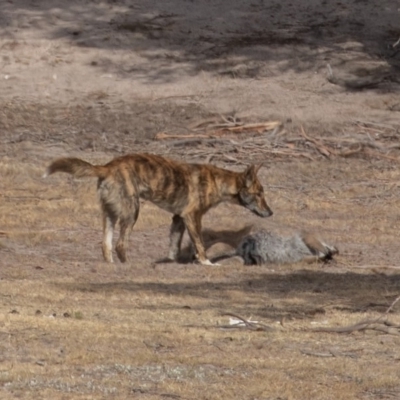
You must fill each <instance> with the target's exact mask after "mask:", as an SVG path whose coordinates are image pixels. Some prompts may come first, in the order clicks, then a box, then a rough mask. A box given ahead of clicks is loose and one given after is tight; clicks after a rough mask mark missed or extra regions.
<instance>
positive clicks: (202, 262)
mask: <svg viewBox="0 0 400 400" xmlns="http://www.w3.org/2000/svg"><path fill="white" fill-rule="evenodd" d="M200 264H201V265H214V266H216V267H218V266H219V265H221V264H216V263H212V262H211V261H210V260H204V261H200Z"/></svg>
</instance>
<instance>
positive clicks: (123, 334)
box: [0, 0, 400, 400]
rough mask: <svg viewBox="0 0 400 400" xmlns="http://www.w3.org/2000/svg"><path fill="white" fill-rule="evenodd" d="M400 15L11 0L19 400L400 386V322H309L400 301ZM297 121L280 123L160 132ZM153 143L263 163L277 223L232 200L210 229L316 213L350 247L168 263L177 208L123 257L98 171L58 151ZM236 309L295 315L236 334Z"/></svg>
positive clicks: (363, 8) (353, 393) (5, 277)
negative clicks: (253, 263)
mask: <svg viewBox="0 0 400 400" xmlns="http://www.w3.org/2000/svg"><path fill="white" fill-rule="evenodd" d="M399 20H400V1H398V0H391V1H390V0H384V1H381V2H374V1H368V0H354V1H350V0H348V1H347V0H344V1H331V2H328V1H318V0H312V1H299V0H284V1H278V0H277V1H263V0H254V1H248V2H245V1H239V0H232V1H222V0H210V1H197V2H195V1H185V0H165V1H162V2H161V1H153V0H149V1H148V0H146V1H141V0H136V1H134V0H126V1H124V0H109V1H91V2H82V1H77V0H71V1H69V2H68V3H66V2H63V1H61V0H47V1H46V0H43V1H39V0H30V1H28V0H8V1H3V2H2V3H1V5H0V93H1V96H0V157H1V158H0V265H1V269H0V292H1V298H2V303H1V305H0V335H2V336H3V335H4V338H5V339H4V340H3V341H2V342H1V344H0V347H1V352H0V392H1V393H2V398H3V397H4V398H10V399H11V398H26V399H28V398H32V393H34V395H35V396H36V398H52V399H67V398H82V399H89V398H95V399H97V398H99V399H100V398H109V396H113V398H121V399H122V398H123V399H126V398H146V399H147V398H149V399H150V398H151V399H153V398H154V399H156V398H183V399H192V398H204V399H232V398H243V399H276V400H277V399H305V398H310V397H309V396H310V393H312V398H314V399H354V398H362V399H372V398H376V399H378V398H379V399H389V398H397V397H399V396H400V386H399V382H398V375H396V371H397V372H398V360H399V359H400V358H399V357H400V355H399V352H398V351H397V349H398V348H399V347H398V346H399V344H400V342H399V338H398V332H397V331H394V332H392V333H393V334H392V335H391V334H387V332H382V331H381V332H380V333H379V332H378V331H376V330H375V331H374V330H373V331H372V333H371V331H368V333H366V332H355V333H353V334H352V335H347V336H345V337H344V336H337V335H332V334H322V335H321V334H316V333H310V332H309V331H307V329H309V328H310V327H313V326H343V325H347V324H349V323H355V322H358V321H359V320H361V319H363V318H378V317H379V316H382V314H383V313H384V312H385V310H387V308H388V307H389V305H390V304H391V303H392V301H393V300H394V299H395V298H396V297H397V296H398V295H399V294H400V279H399V273H398V260H399V255H400V250H399V247H398V226H399V221H400V190H399V184H398V182H399V178H400V172H399V169H398V162H399V156H400V154H399V153H400V151H399V146H398V138H399V134H400V131H399V126H400V45H395V44H396V42H397V40H398V39H399V38H400V23H399ZM328 64H329V66H330V68H331V70H332V72H333V76H332V75H331V74H330V72H329V68H328ZM276 120H278V121H280V122H282V124H283V127H282V128H281V130H280V131H278V132H276V131H268V132H261V134H260V132H256V131H255V132H247V133H242V134H241V135H235V134H231V135H222V136H219V137H218V138H217V139H218V140H214V141H213V142H212V141H210V142H207V143H204V142H202V141H200V142H196V141H194V142H183V143H182V142H179V138H180V136H179V137H178V138H177V140H175V141H171V142H168V141H165V142H163V141H157V140H154V138H155V136H156V135H157V133H160V132H167V133H169V134H177V135H181V136H182V135H193V134H198V133H199V131H196V130H195V129H194V128H193V127H198V126H201V124H203V123H206V126H207V127H208V128H210V126H212V125H213V124H214V125H215V124H216V123H219V124H221V123H224V122H225V123H230V122H232V121H234V122H235V121H236V122H237V121H244V122H246V123H257V122H260V121H276ZM228 125H229V124H228ZM301 126H302V127H304V131H302V130H301V129H300V127H301ZM210 129H211V128H210ZM302 132H303V133H302ZM304 135H308V136H307V137H308V139H307V138H306V137H305V136H304ZM183 137H184V136H182V138H183ZM310 138H311V139H310ZM134 151H150V152H156V153H159V154H168V155H169V156H170V157H175V158H178V159H185V160H187V161H193V160H196V161H203V162H204V161H210V160H211V162H213V163H216V164H218V165H221V166H227V167H229V168H235V169H241V168H243V165H242V164H247V163H248V162H252V161H263V162H264V163H265V168H263V169H262V172H261V174H260V177H261V180H262V182H263V184H264V185H265V189H266V193H267V198H268V201H269V203H270V205H271V207H272V209H273V210H274V212H275V214H274V216H273V218H271V219H268V221H260V220H259V219H258V218H257V217H255V216H252V215H250V214H249V213H248V212H247V211H246V210H243V209H241V208H238V207H234V206H231V205H223V206H221V207H218V208H217V209H215V210H213V211H212V212H211V213H210V214H209V215H208V216H207V217H206V218H205V225H206V226H208V227H210V228H216V227H218V228H226V229H230V228H231V229H236V228H238V227H241V226H243V225H245V224H248V223H251V224H255V225H263V226H264V227H265V226H266V227H267V228H272V229H275V230H279V231H282V232H291V231H293V230H295V229H298V228H308V229H311V230H315V231H318V232H320V234H321V235H322V236H323V237H324V238H326V239H327V241H329V242H332V243H334V244H336V245H337V246H338V247H339V249H340V251H341V253H340V256H339V257H338V258H337V260H336V261H335V262H333V263H331V264H329V265H324V266H321V265H314V266H307V265H301V264H300V265H297V266H294V267H291V266H284V267H277V268H270V269H268V268H267V269H260V268H257V267H250V268H246V267H243V266H242V265H240V263H237V262H233V263H231V264H229V263H228V264H225V265H223V266H221V267H219V268H218V269H215V268H212V267H199V266H194V265H192V264H162V263H161V264H156V263H155V261H157V260H158V259H160V258H162V257H164V256H165V254H166V251H167V246H168V238H167V234H168V226H169V221H170V216H169V215H168V214H166V213H164V212H162V211H160V210H157V209H156V208H155V207H153V206H152V205H150V204H143V207H142V212H141V215H140V218H139V221H138V223H137V226H136V227H135V229H134V231H133V233H132V235H131V238H130V247H129V252H128V253H129V257H130V261H129V262H128V263H127V264H125V265H121V264H119V263H116V264H115V265H112V266H110V265H106V264H104V263H103V262H102V258H101V252H100V247H99V243H100V240H101V232H100V215H99V210H98V205H97V200H96V193H95V183H94V182H93V181H90V180H89V181H82V180H73V179H71V178H70V177H66V176H54V177H51V178H49V179H47V180H42V179H41V175H42V173H43V171H44V168H45V167H46V165H47V164H48V162H49V161H50V160H52V159H53V158H55V157H59V156H63V155H70V156H78V157H82V158H84V159H86V160H89V161H93V162H104V161H107V160H110V159H111V158H112V157H114V156H116V155H120V154H124V153H127V152H134ZM398 310H399V308H398V304H397V306H396V307H395V308H394V309H393V310H392V312H391V313H390V319H391V321H392V322H393V323H397V324H399V323H400V321H399V314H398V313H399V311H398ZM225 312H235V313H238V314H240V315H244V316H246V317H249V318H250V317H252V318H253V317H254V318H255V319H258V320H261V321H264V322H265V323H267V324H270V325H273V326H274V328H277V327H278V328H279V329H277V331H274V333H273V334H266V333H265V332H262V333H260V332H253V331H249V330H235V331H233V330H231V331H229V332H227V331H226V330H223V329H220V328H219V326H220V325H224V324H226V323H227V317H226V316H221V313H222V314H223V313H225ZM394 329H395V328H394ZM396 332H397V333H396ZM88 344H89V345H88ZM332 349H333V350H332ZM307 354H308V355H307ZM310 354H311V355H310ZM321 354H322V355H321ZM335 354H336V355H335ZM349 354H350V355H349ZM371 365H373V366H374V367H373V368H371ZM377 365H379V366H380V368H376V366H377ZM377 369H379V371H378V370H377ZM196 393H197V395H196ZM199 393H201V394H200V395H199Z"/></svg>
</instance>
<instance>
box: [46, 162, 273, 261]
mask: <svg viewBox="0 0 400 400" xmlns="http://www.w3.org/2000/svg"><path fill="white" fill-rule="evenodd" d="M260 167H261V165H259V166H257V167H256V166H254V165H251V166H249V167H248V168H247V169H246V170H245V171H244V172H234V171H229V170H226V169H222V168H218V167H215V166H213V165H210V164H204V165H202V164H187V163H181V162H177V161H173V160H170V159H167V158H163V157H160V156H157V155H152V154H131V155H126V156H122V157H118V158H115V159H114V160H112V161H110V162H109V163H108V164H106V165H92V164H90V163H88V162H86V161H83V160H80V159H78V158H61V159H58V160H55V161H54V162H53V163H51V164H50V165H49V167H48V168H47V171H46V173H45V176H48V175H51V174H53V173H55V172H65V173H69V174H71V175H74V176H76V177H97V178H98V190H99V194H100V202H101V206H102V211H103V232H104V233H103V246H102V248H103V256H104V259H105V260H106V261H108V262H112V237H113V231H114V227H115V225H116V223H117V221H119V223H120V237H119V239H118V241H117V244H116V248H115V250H116V252H117V255H118V258H119V259H120V260H121V261H122V262H125V261H126V251H125V236H126V232H127V230H128V228H131V227H133V226H134V224H135V222H136V220H137V217H138V214H139V198H142V199H145V200H149V201H151V202H152V203H154V204H156V205H157V206H159V207H160V208H162V209H164V210H166V211H169V212H171V213H172V214H173V218H172V225H171V230H170V250H169V258H170V259H172V260H177V259H178V257H179V255H180V247H181V242H182V236H183V234H184V231H185V229H187V230H188V233H189V236H190V238H191V240H192V242H193V244H194V247H195V249H196V258H197V260H198V261H199V262H200V263H202V264H210V261H209V260H208V259H207V257H206V253H205V248H204V244H203V240H202V236H201V219H202V216H203V215H204V214H205V213H206V212H207V211H208V210H209V209H210V208H212V207H214V206H216V205H217V204H219V203H221V202H223V201H229V202H232V203H235V204H240V205H242V206H244V207H246V208H248V209H249V210H251V211H252V212H253V213H255V214H257V215H258V216H261V217H268V216H270V215H272V211H271V209H270V208H269V207H268V205H267V203H266V201H265V198H264V190H263V187H262V185H261V183H260V182H259V180H258V178H257V171H258V170H259V168H260Z"/></svg>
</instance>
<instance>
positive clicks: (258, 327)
mask: <svg viewBox="0 0 400 400" xmlns="http://www.w3.org/2000/svg"><path fill="white" fill-rule="evenodd" d="M221 315H223V316H228V317H233V318H236V319H237V320H239V321H241V322H243V325H242V324H240V325H239V324H236V325H220V326H218V327H219V328H224V329H232V328H238V327H239V328H243V327H244V328H247V329H250V330H252V331H273V330H275V329H274V328H273V327H271V326H268V325H265V324H263V323H260V322H253V321H249V320H247V319H245V318H243V317H241V316H240V315H237V314H233V313H224V314H221Z"/></svg>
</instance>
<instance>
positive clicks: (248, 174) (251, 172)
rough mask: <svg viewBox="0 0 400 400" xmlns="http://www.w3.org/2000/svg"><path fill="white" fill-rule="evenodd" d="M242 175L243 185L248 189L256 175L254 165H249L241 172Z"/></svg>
mask: <svg viewBox="0 0 400 400" xmlns="http://www.w3.org/2000/svg"><path fill="white" fill-rule="evenodd" d="M243 175H244V178H245V179H244V184H245V186H246V187H247V188H249V187H250V186H251V185H252V184H253V182H254V180H255V178H256V175H257V170H256V166H255V165H254V164H251V165H249V166H248V167H247V168H246V170H245V171H244V172H243Z"/></svg>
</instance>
